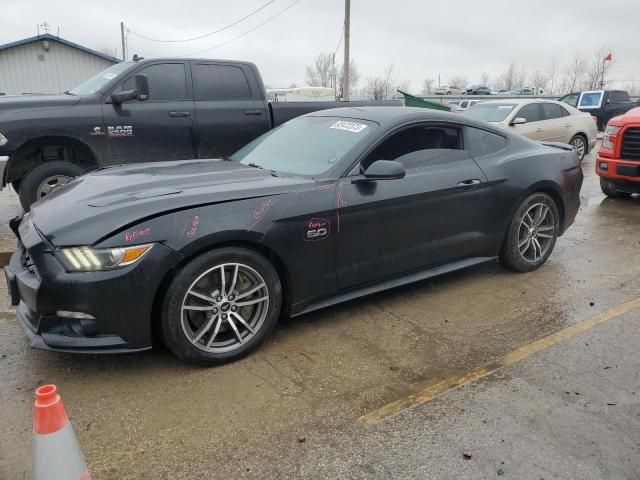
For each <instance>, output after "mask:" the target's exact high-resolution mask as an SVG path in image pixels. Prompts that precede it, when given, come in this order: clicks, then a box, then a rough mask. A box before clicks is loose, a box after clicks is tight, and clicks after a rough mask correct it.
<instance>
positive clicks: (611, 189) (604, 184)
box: [600, 177, 631, 198]
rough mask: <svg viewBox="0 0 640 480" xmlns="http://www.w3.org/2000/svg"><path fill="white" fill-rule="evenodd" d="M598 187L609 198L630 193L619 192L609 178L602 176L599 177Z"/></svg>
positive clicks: (626, 195) (625, 195) (620, 196)
mask: <svg viewBox="0 0 640 480" xmlns="http://www.w3.org/2000/svg"><path fill="white" fill-rule="evenodd" d="M600 188H601V189H602V193H604V194H605V195H606V196H607V197H610V198H623V197H628V196H630V195H631V194H630V193H626V192H621V191H620V190H618V189H617V188H616V187H615V184H614V183H613V182H612V181H611V180H607V179H606V178H603V177H600Z"/></svg>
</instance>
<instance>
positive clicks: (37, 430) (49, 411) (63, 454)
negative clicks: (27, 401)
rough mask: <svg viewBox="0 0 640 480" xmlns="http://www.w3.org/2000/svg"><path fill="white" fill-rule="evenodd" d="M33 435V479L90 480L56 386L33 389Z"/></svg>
mask: <svg viewBox="0 0 640 480" xmlns="http://www.w3.org/2000/svg"><path fill="white" fill-rule="evenodd" d="M33 433H34V435H35V443H36V444H35V469H34V472H35V476H34V479H35V480H44V479H47V480H91V477H90V476H89V472H88V471H87V465H86V464H85V463H84V456H83V455H82V450H80V446H79V445H78V441H77V440H76V436H75V435H74V433H73V429H72V428H71V423H70V422H69V417H67V412H66V411H65V410H64V405H62V399H61V398H60V395H58V392H57V388H56V386H55V385H43V386H42V387H39V388H38V389H37V390H36V403H35V405H34V406H33Z"/></svg>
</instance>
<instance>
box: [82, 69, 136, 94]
mask: <svg viewBox="0 0 640 480" xmlns="http://www.w3.org/2000/svg"><path fill="white" fill-rule="evenodd" d="M131 63H132V62H121V63H116V64H115V65H113V66H112V67H109V68H107V69H106V70H104V71H102V72H100V73H99V74H97V75H96V76H95V77H93V78H90V79H89V80H87V81H86V82H84V83H82V84H80V85H78V86H77V87H76V88H74V89H73V90H70V91H69V93H71V94H72V95H93V94H94V93H96V92H97V91H99V90H100V89H102V87H104V86H105V85H106V84H107V83H109V82H110V81H111V80H113V79H114V78H116V77H117V76H118V75H120V74H122V73H123V72H125V71H126V70H128V69H129V67H130V66H131Z"/></svg>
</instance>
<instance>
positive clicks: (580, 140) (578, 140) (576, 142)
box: [569, 135, 587, 161]
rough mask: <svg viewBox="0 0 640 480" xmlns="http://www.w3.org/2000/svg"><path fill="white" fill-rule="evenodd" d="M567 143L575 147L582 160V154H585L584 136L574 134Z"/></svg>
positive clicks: (585, 143)
mask: <svg viewBox="0 0 640 480" xmlns="http://www.w3.org/2000/svg"><path fill="white" fill-rule="evenodd" d="M569 143H570V144H571V146H572V147H573V148H575V149H576V153H577V154H578V158H580V161H582V160H583V159H584V156H585V155H586V154H587V142H586V140H585V139H584V137H583V136H582V135H575V136H574V137H573V138H572V139H571V141H570V142H569Z"/></svg>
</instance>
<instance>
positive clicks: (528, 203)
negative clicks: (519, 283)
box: [500, 192, 560, 272]
mask: <svg viewBox="0 0 640 480" xmlns="http://www.w3.org/2000/svg"><path fill="white" fill-rule="evenodd" d="M559 231H560V216H559V215H558V207H557V206H556V202H555V201H554V200H553V198H551V197H550V196H549V195H547V194H546V193H542V192H538V193H534V194H533V195H529V197H527V198H526V199H525V201H524V202H522V204H520V207H519V208H518V210H517V211H516V214H515V215H514V216H513V220H512V221H511V224H510V225H509V230H508V231H507V234H506V236H505V239H504V244H503V245H502V250H501V252H500V262H501V263H502V264H503V265H505V266H507V267H509V268H511V269H513V270H517V271H519V272H530V271H531V270H535V269H537V268H538V267H540V266H541V265H542V264H543V263H544V262H546V261H547V258H549V255H551V252H552V251H553V247H554V246H555V244H556V239H557V238H558V232H559Z"/></svg>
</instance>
